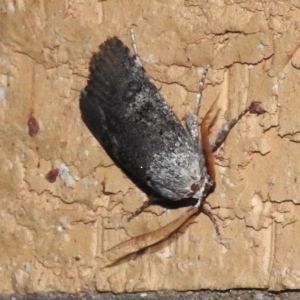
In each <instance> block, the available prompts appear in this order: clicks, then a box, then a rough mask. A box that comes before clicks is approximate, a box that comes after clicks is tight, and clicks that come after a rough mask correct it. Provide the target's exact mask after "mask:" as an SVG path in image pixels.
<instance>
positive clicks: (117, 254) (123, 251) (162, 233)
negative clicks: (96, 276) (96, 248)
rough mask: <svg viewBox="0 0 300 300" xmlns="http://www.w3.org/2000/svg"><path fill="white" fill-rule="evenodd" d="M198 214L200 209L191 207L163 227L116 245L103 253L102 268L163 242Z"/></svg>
mask: <svg viewBox="0 0 300 300" xmlns="http://www.w3.org/2000/svg"><path fill="white" fill-rule="evenodd" d="M200 212H201V209H199V208H198V207H191V208H189V209H187V210H186V211H185V212H184V213H182V214H181V215H180V216H179V217H178V218H176V219H175V220H173V221H171V222H170V223H168V224H166V225H165V226H163V227H161V228H158V229H156V230H154V231H151V232H148V233H145V234H142V235H139V236H136V237H133V238H131V239H129V240H127V241H124V242H121V243H119V244H118V245H116V246H114V247H112V248H111V249H109V250H107V251H105V252H104V256H103V257H102V260H103V261H104V262H105V266H103V267H106V266H109V265H112V264H114V263H115V262H116V261H118V260H120V259H122V258H124V257H125V256H127V255H129V254H132V253H135V252H137V251H139V250H141V249H145V248H147V247H150V246H152V245H154V244H157V243H159V242H161V241H162V240H165V239H166V238H168V237H169V236H170V235H171V234H172V233H174V232H176V231H177V230H178V229H179V228H180V227H182V226H183V225H184V224H185V223H186V222H188V221H189V220H190V219H191V218H192V217H193V216H196V215H197V214H198V213H200Z"/></svg>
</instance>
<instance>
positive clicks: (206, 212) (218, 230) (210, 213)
mask: <svg viewBox="0 0 300 300" xmlns="http://www.w3.org/2000/svg"><path fill="white" fill-rule="evenodd" d="M201 211H202V212H203V213H204V214H205V215H207V216H208V217H209V218H210V220H211V221H212V223H213V224H214V226H215V230H216V232H217V235H220V229H219V225H218V222H217V219H216V218H215V216H214V215H213V214H212V212H211V211H210V210H209V208H207V207H206V206H204V205H203V206H202V208H201Z"/></svg>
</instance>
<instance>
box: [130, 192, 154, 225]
mask: <svg viewBox="0 0 300 300" xmlns="http://www.w3.org/2000/svg"><path fill="white" fill-rule="evenodd" d="M155 201H156V199H155V198H154V197H151V196H150V197H149V199H148V200H147V201H145V202H144V203H143V204H142V205H141V206H140V207H139V208H138V209H137V210H136V211H135V212H134V213H133V214H131V216H129V217H128V219H127V220H128V221H130V220H132V219H133V218H135V217H136V216H138V215H139V214H140V213H142V212H143V211H144V210H145V209H146V208H148V207H149V206H150V205H151V204H153V203H154V202H155Z"/></svg>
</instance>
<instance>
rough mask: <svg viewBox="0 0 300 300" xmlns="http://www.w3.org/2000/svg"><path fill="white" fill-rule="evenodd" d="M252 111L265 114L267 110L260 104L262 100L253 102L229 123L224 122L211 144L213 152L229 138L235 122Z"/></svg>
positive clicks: (252, 112)
mask: <svg viewBox="0 0 300 300" xmlns="http://www.w3.org/2000/svg"><path fill="white" fill-rule="evenodd" d="M247 112H250V113H251V114H257V115H260V114H263V113H265V112H266V111H265V110H264V109H263V108H262V107H261V106H260V102H255V101H254V102H251V104H250V105H249V106H248V107H247V108H246V109H245V110H244V111H242V112H241V113H240V114H239V115H238V116H237V117H235V118H233V119H232V120H231V121H229V122H228V123H226V124H224V125H223V126H222V128H221V129H220V130H219V132H218V134H217V137H216V140H215V141H214V142H213V143H211V144H210V146H211V149H212V151H213V152H215V151H216V150H217V149H218V148H219V147H220V146H221V145H222V143H223V142H224V141H225V139H226V138H227V136H228V134H229V132H230V130H231V129H232V128H233V127H234V126H235V124H236V123H237V122H238V121H239V120H240V119H241V118H242V117H243V116H244V115H245V114H246V113H247Z"/></svg>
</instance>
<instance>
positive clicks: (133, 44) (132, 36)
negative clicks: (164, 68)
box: [130, 24, 142, 66]
mask: <svg viewBox="0 0 300 300" xmlns="http://www.w3.org/2000/svg"><path fill="white" fill-rule="evenodd" d="M134 26H135V25H134V24H132V25H131V26H130V37H131V43H132V48H133V51H134V54H135V60H136V62H137V63H138V65H140V66H142V63H141V60H140V58H139V55H138V50H137V45H136V42H135V34H134V29H133V27H134Z"/></svg>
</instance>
